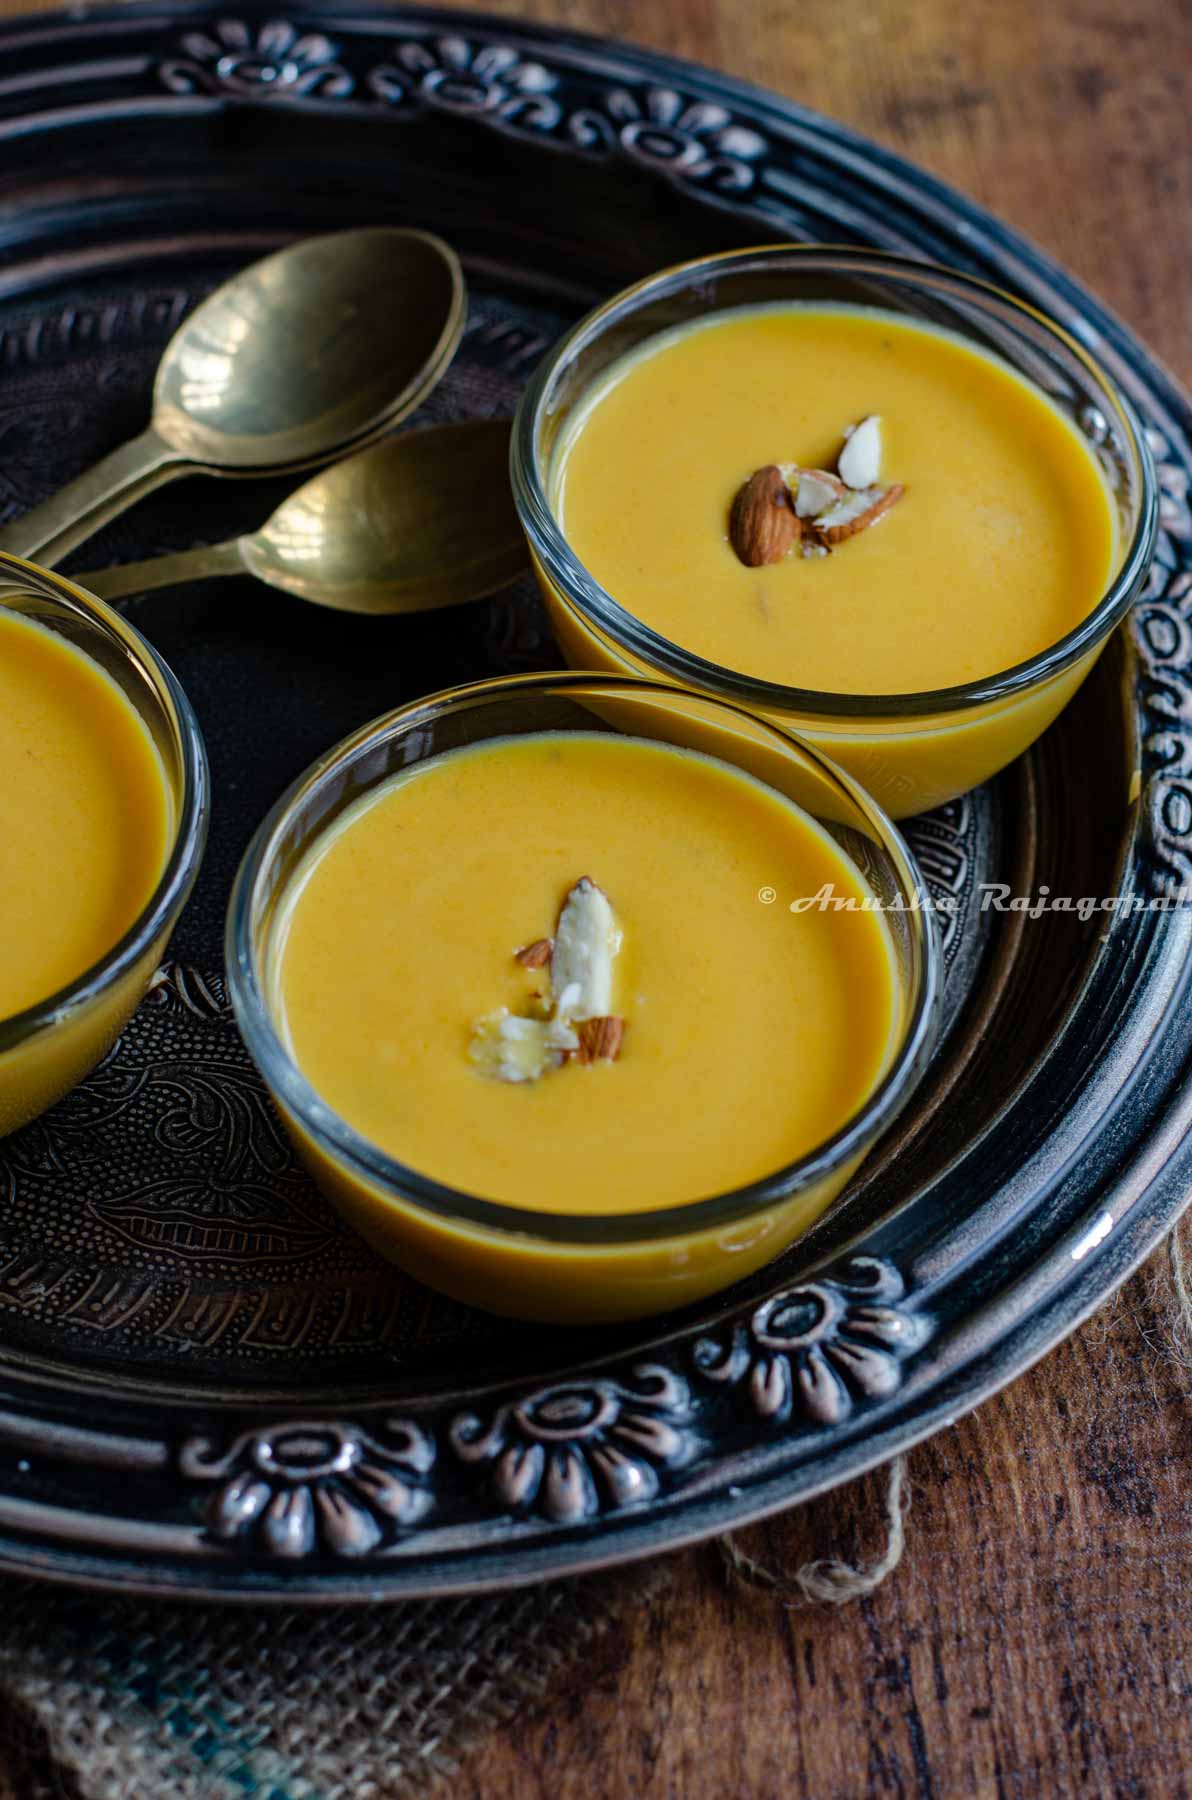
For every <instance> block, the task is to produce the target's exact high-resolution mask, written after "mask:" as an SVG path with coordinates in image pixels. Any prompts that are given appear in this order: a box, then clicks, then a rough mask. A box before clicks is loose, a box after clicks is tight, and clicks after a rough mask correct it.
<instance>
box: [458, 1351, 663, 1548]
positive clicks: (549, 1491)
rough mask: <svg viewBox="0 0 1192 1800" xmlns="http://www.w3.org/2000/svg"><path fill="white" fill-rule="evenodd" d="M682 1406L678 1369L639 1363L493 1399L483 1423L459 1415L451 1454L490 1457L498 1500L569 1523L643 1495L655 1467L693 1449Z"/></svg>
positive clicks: (653, 1484)
mask: <svg viewBox="0 0 1192 1800" xmlns="http://www.w3.org/2000/svg"><path fill="white" fill-rule="evenodd" d="M691 1410H692V1409H691V1401H690V1396H689V1394H688V1391H687V1384H686V1382H684V1381H683V1379H682V1377H681V1376H679V1375H676V1374H674V1373H673V1372H672V1371H671V1370H669V1369H664V1368H661V1367H659V1366H658V1365H657V1364H650V1363H647V1364H642V1365H641V1366H640V1367H638V1368H636V1369H635V1370H634V1371H633V1375H632V1377H631V1382H630V1383H625V1384H622V1383H621V1382H619V1381H612V1380H589V1381H574V1382H560V1383H558V1384H557V1385H555V1386H553V1387H549V1388H541V1389H539V1391H538V1392H537V1393H534V1394H530V1395H529V1396H528V1397H527V1398H526V1399H524V1400H519V1401H516V1402H514V1403H512V1404H510V1405H508V1406H502V1407H501V1408H500V1409H499V1411H498V1412H497V1413H496V1414H495V1416H494V1417H493V1418H492V1419H491V1420H490V1421H489V1422H488V1423H487V1424H486V1423H485V1422H484V1421H483V1420H482V1419H480V1418H478V1417H477V1416H476V1415H475V1414H474V1413H464V1414H461V1415H460V1416H459V1417H458V1418H456V1419H455V1420H454V1422H453V1423H452V1426H451V1430H450V1434H449V1436H450V1442H451V1446H452V1449H453V1450H454V1451H455V1453H456V1455H457V1456H458V1457H459V1458H460V1459H461V1461H463V1462H466V1463H481V1462H487V1463H491V1464H492V1482H493V1486H494V1488H495V1490H496V1492H497V1495H498V1497H499V1498H500V1499H501V1501H503V1503H504V1504H505V1505H506V1506H509V1507H512V1508H514V1509H517V1510H522V1509H526V1510H533V1511H536V1512H539V1513H541V1514H543V1515H544V1517H546V1518H548V1519H552V1520H554V1521H555V1522H557V1523H558V1524H564V1525H573V1524H576V1523H578V1522H579V1521H580V1520H582V1519H590V1518H593V1517H594V1516H595V1515H596V1514H597V1513H599V1512H600V1511H601V1510H602V1509H607V1510H609V1511H614V1510H616V1509H618V1508H620V1507H623V1506H633V1505H634V1504H635V1503H636V1502H638V1501H642V1500H652V1499H653V1498H654V1496H655V1495H656V1494H657V1492H658V1490H659V1486H660V1478H661V1476H662V1475H663V1474H668V1473H672V1472H673V1471H675V1470H677V1469H680V1468H682V1467H683V1465H684V1464H685V1463H686V1462H687V1461H689V1460H690V1458H691V1457H692V1456H693V1455H694V1453H695V1437H694V1434H693V1432H692V1431H691V1429H690V1423H689V1421H690V1418H691Z"/></svg>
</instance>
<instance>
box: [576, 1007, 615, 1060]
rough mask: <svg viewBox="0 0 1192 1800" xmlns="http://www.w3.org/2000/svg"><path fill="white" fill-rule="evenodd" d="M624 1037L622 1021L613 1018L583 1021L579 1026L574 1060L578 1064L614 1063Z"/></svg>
mask: <svg viewBox="0 0 1192 1800" xmlns="http://www.w3.org/2000/svg"><path fill="white" fill-rule="evenodd" d="M624 1036H625V1021H624V1019H618V1018H616V1017H615V1016H606V1017H605V1018H603V1019H585V1020H584V1022H583V1024H582V1025H580V1026H579V1050H578V1051H577V1053H576V1058H575V1060H576V1061H577V1062H580V1063H594V1062H616V1060H617V1057H618V1056H619V1055H620V1053H621V1039H622V1038H623V1037H624Z"/></svg>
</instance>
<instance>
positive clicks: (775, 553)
mask: <svg viewBox="0 0 1192 1800" xmlns="http://www.w3.org/2000/svg"><path fill="white" fill-rule="evenodd" d="M800 529H801V528H800V525H799V521H798V519H797V518H796V517H795V509H794V506H793V504H792V502H791V495H790V489H789V488H788V487H787V485H786V482H785V481H784V480H783V478H782V471H781V469H780V468H779V467H778V465H777V463H767V464H766V466H765V468H764V469H758V470H757V472H756V474H753V475H751V476H750V477H749V480H748V481H746V482H745V483H743V485H742V486H741V487H740V488H738V490H737V494H736V498H735V499H734V500H733V505H732V511H731V512H730V514H729V520H728V538H729V543H730V544H731V545H732V547H733V549H734V550H735V551H736V553H737V555H738V556H739V557H740V559H741V561H742V562H743V563H744V564H745V566H746V568H747V569H757V568H761V567H762V566H763V564H766V563H776V562H781V561H782V559H783V557H784V556H785V555H786V553H787V551H788V550H790V549H791V548H792V547H793V546H794V544H795V543H796V541H797V540H798V538H799V536H800Z"/></svg>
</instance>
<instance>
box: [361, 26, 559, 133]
mask: <svg viewBox="0 0 1192 1800" xmlns="http://www.w3.org/2000/svg"><path fill="white" fill-rule="evenodd" d="M368 85H369V87H370V88H371V89H372V91H373V93H374V94H376V95H377V96H378V98H379V99H381V100H384V101H386V102H387V104H388V105H390V106H400V105H402V104H404V103H405V102H406V101H409V100H412V99H414V98H415V97H419V98H421V99H423V100H427V101H429V102H430V103H431V105H432V106H442V107H446V108H447V109H448V110H449V111H450V112H458V113H484V114H487V115H491V116H495V117H496V118H498V119H503V120H504V121H505V122H506V123H507V124H510V125H517V126H519V127H521V128H523V129H530V130H533V131H550V130H551V129H552V128H553V127H554V126H555V125H557V124H558V122H559V120H560V118H561V117H562V108H561V107H560V105H559V103H558V101H557V100H553V99H551V97H550V95H551V90H552V88H554V87H556V86H557V85H558V81H557V77H556V76H554V75H552V74H551V72H550V70H549V69H545V68H543V66H542V64H541V63H537V62H525V61H523V59H522V58H521V57H520V56H519V55H518V53H517V51H516V50H513V49H511V48H510V47H509V45H508V44H483V45H481V46H480V47H479V48H477V47H476V46H475V45H473V44H469V43H468V42H467V40H466V39H465V38H461V37H441V38H436V39H435V40H434V41H433V43H418V42H410V43H405V44H401V45H399V47H398V49H397V52H396V55H395V57H394V60H393V62H391V63H382V64H381V66H380V67H379V68H376V69H374V70H373V71H372V73H371V74H370V75H369V78H368Z"/></svg>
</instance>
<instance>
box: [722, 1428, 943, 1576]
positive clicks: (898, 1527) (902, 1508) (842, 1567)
mask: <svg viewBox="0 0 1192 1800" xmlns="http://www.w3.org/2000/svg"><path fill="white" fill-rule="evenodd" d="M905 1484H906V1457H905V1456H896V1457H895V1458H894V1460H893V1462H891V1463H887V1465H886V1504H885V1514H886V1547H885V1549H884V1550H883V1551H882V1553H881V1555H880V1556H878V1557H875V1558H874V1560H873V1561H872V1562H869V1563H856V1564H853V1563H847V1562H845V1561H844V1560H843V1559H842V1558H841V1557H839V1556H828V1557H821V1558H820V1559H819V1560H818V1561H816V1562H806V1563H802V1564H801V1565H800V1566H799V1568H797V1569H793V1570H791V1571H790V1573H789V1574H788V1573H786V1572H784V1571H781V1570H777V1569H767V1568H766V1566H765V1564H764V1563H760V1562H758V1561H757V1559H756V1558H755V1557H752V1556H750V1555H749V1553H748V1552H747V1551H745V1550H742V1548H741V1546H740V1544H738V1543H736V1542H735V1540H734V1539H733V1537H732V1535H731V1534H729V1535H727V1536H725V1537H721V1538H717V1540H716V1547H717V1549H718V1550H719V1552H720V1555H721V1558H722V1559H723V1562H724V1566H725V1568H726V1569H727V1570H728V1572H729V1574H730V1575H731V1576H732V1577H733V1578H734V1579H735V1580H737V1581H742V1582H744V1583H745V1585H746V1586H747V1587H753V1588H762V1589H764V1590H765V1591H766V1592H768V1593H771V1594H773V1595H775V1596H776V1598H778V1599H780V1600H781V1601H782V1603H783V1605H784V1606H788V1607H791V1606H800V1605H804V1604H806V1603H807V1602H811V1603H812V1604H813V1605H814V1604H818V1605H821V1606H847V1605H848V1603H849V1601H850V1600H863V1599H864V1598H865V1596H866V1595H867V1594H872V1593H873V1591H874V1589H875V1588H879V1587H880V1586H881V1584H882V1582H883V1581H885V1579H886V1577H887V1575H891V1574H893V1572H894V1570H895V1569H896V1568H897V1567H898V1564H899V1563H900V1562H901V1560H902V1552H903V1549H904V1547H905V1544H906V1534H905V1531H904V1527H903V1520H904V1519H905V1517H906V1513H907V1510H908V1507H909V1496H907V1498H906V1500H904V1493H905Z"/></svg>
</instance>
